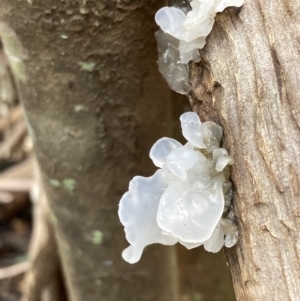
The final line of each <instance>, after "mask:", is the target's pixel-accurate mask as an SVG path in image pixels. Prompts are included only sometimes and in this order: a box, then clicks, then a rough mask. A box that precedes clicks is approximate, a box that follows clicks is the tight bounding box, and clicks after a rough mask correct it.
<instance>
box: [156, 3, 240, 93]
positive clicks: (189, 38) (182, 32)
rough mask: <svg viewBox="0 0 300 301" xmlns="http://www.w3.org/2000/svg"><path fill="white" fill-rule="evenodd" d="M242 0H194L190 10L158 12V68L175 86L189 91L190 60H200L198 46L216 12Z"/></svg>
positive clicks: (210, 25) (167, 9)
mask: <svg viewBox="0 0 300 301" xmlns="http://www.w3.org/2000/svg"><path fill="white" fill-rule="evenodd" d="M243 3H244V0H193V1H191V2H190V7H191V10H189V11H186V8H184V9H180V8H177V7H163V8H161V9H160V10H159V11H158V12H157V13H156V15H155V21H156V23H157V25H159V27H160V28H161V30H160V31H159V32H158V33H156V39H157V44H158V54H159V60H158V64H159V70H160V72H161V73H162V75H163V77H164V78H165V79H166V81H167V82H168V84H169V86H170V88H171V89H172V90H174V91H176V92H177V93H181V94H187V93H188V91H189V86H188V66H187V63H188V62H189V61H191V60H193V61H194V62H199V61H200V56H199V50H198V49H201V48H203V47H204V45H205V39H206V37H207V36H208V34H209V33H210V32H211V30H212V27H213V24H214V21H215V16H216V14H217V13H218V12H222V11H223V10H224V9H225V8H226V7H228V6H237V7H240V6H241V5H242V4H243Z"/></svg>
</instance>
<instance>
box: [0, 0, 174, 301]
mask: <svg viewBox="0 0 300 301" xmlns="http://www.w3.org/2000/svg"><path fill="white" fill-rule="evenodd" d="M159 2H160V1H155V0H135V1H128V0H126V1H125V0H122V1H120V0H118V1H116V0H115V1H104V0H97V1H96V0H89V1H85V0H81V1H74V0H65V1H63V0H61V1H60V0H44V1H40V0H27V1H25V0H22V1H18V0H1V1H0V20H1V23H0V35H2V38H3V42H4V46H5V50H6V54H7V55H8V57H9V59H10V63H11V66H12V69H13V72H14V75H15V77H16V79H17V82H18V87H19V91H20V95H21V97H22V100H23V102H24V105H25V109H26V112H27V116H28V121H29V128H30V131H31V134H32V137H33V139H34V144H35V150H36V153H37V157H38V161H39V163H40V166H41V169H42V173H43V177H44V182H45V187H46V191H47V194H48V197H49V199H50V207H51V209H52V212H53V219H54V220H55V221H56V222H55V228H56V231H57V238H58V244H59V248H60V252H61V256H62V262H63V266H64V272H65V276H66V280H67V283H68V288H69V295H70V296H69V297H70V300H71V301H82V300H88V301H94V300H95V301H96V300H97V301H99V300H101V301H105V300H107V301H114V300H116V301H120V300H130V301H135V300H138V301H146V300H147V301H153V300H156V301H170V300H176V296H175V293H176V292H175V285H174V280H175V279H174V278H175V275H176V267H175V266H174V265H175V263H174V262H175V261H174V257H173V255H172V254H173V253H172V248H171V247H170V248H168V247H161V246H152V247H150V248H149V249H147V250H146V252H145V254H144V256H143V258H142V260H141V262H140V263H138V264H136V265H129V264H127V263H125V262H124V261H123V259H122V258H121V252H122V250H123V248H125V247H126V245H127V243H126V242H125V238H124V232H123V228H122V226H121V225H120V223H119V220H118V217H117V210H118V201H119V199H120V197H121V195H122V194H123V193H124V192H125V191H126V190H127V187H128V182H129V180H130V179H131V178H132V176H134V175H136V174H142V175H150V173H151V172H152V171H153V170H152V168H153V167H152V164H151V162H150V160H149V159H148V151H149V149H150V146H151V145H152V143H153V142H154V141H155V140H156V139H158V138H159V137H162V136H165V135H168V133H169V130H170V120H169V117H170V112H171V110H170V106H169V96H170V94H169V89H168V88H167V87H166V85H165V84H164V83H163V81H162V80H160V76H159V75H158V72H157V66H156V57H157V54H156V46H155V41H154V38H153V34H154V30H155V26H154V22H153V16H154V12H155V11H156V10H157V9H158V8H159V4H160V5H163V3H159Z"/></svg>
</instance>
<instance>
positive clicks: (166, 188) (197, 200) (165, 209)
mask: <svg viewBox="0 0 300 301" xmlns="http://www.w3.org/2000/svg"><path fill="white" fill-rule="evenodd" d="M180 121H181V127H182V132H183V135H184V137H185V138H186V139H187V141H188V142H187V143H186V144H185V145H182V144H181V143H179V142H178V141H176V140H174V139H171V138H162V139H159V140H158V141H157V142H156V143H155V144H154V145H153V147H152V148H151V150H150V158H151V159H152V161H153V163H154V164H155V165H156V166H157V167H158V168H159V169H158V170H157V171H156V172H155V174H154V175H153V176H151V177H148V178H147V177H140V176H137V177H134V178H133V179H132V180H131V182H130V184H129V190H128V191H127V192H126V193H125V194H124V195H123V197H122V199H121V201H120V205H119V217H120V220H121V222H122V224H123V225H124V228H125V233H126V239H127V241H128V242H129V243H130V246H129V247H128V248H127V249H125V250H124V251H123V254H122V256H123V258H124V259H125V260H126V261H128V262H129V263H135V262H137V261H139V260H140V258H141V255H142V253H143V249H144V248H145V247H146V246H147V245H150V244H153V243H161V244H164V245H173V244H175V243H177V242H179V243H180V244H182V245H184V246H185V247H186V248H188V249H191V248H195V247H198V246H200V245H204V248H205V249H206V250H207V251H210V252H218V251H219V250H220V249H221V248H222V246H223V245H224V244H225V246H226V247H232V246H233V245H234V244H235V243H236V242H237V238H238V232H237V227H236V225H235V224H234V222H233V220H232V213H228V210H229V207H230V203H231V198H232V190H231V186H232V185H231V182H230V181H229V169H228V165H230V164H233V159H232V157H230V156H229V155H228V153H227V151H226V150H225V149H224V148H220V147H219V144H220V141H221V138H222V128H221V127H220V126H218V125H217V124H215V123H213V122H204V123H201V121H200V119H199V117H198V115H197V114H196V113H193V112H189V113H184V114H183V115H181V117H180Z"/></svg>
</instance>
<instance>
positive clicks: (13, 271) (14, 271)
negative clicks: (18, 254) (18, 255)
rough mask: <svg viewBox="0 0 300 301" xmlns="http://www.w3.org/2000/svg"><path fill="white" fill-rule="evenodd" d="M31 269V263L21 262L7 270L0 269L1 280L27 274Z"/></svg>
mask: <svg viewBox="0 0 300 301" xmlns="http://www.w3.org/2000/svg"><path fill="white" fill-rule="evenodd" d="M30 267H31V263H30V262H29V261H24V262H20V263H17V264H14V265H12V266H9V267H6V268H0V280H2V279H7V278H12V277H16V276H18V275H20V274H23V273H26V272H27V271H28V270H29V269H30Z"/></svg>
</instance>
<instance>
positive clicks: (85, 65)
mask: <svg viewBox="0 0 300 301" xmlns="http://www.w3.org/2000/svg"><path fill="white" fill-rule="evenodd" d="M78 65H79V66H80V68H81V70H82V71H88V72H92V71H94V69H95V67H96V63H94V62H79V63H78Z"/></svg>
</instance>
